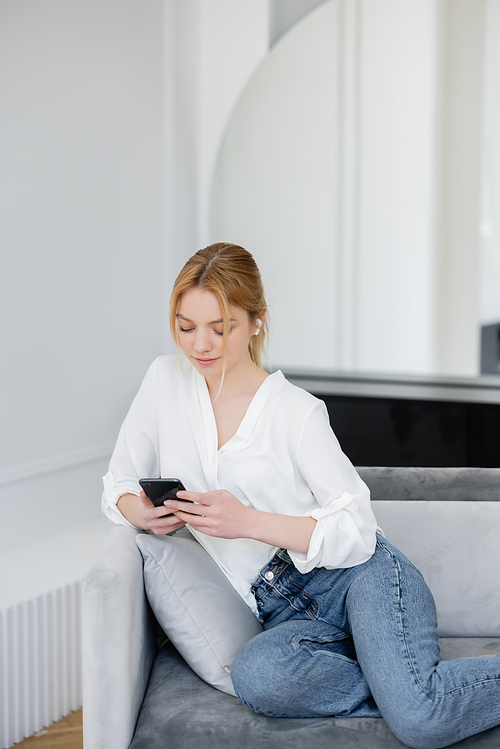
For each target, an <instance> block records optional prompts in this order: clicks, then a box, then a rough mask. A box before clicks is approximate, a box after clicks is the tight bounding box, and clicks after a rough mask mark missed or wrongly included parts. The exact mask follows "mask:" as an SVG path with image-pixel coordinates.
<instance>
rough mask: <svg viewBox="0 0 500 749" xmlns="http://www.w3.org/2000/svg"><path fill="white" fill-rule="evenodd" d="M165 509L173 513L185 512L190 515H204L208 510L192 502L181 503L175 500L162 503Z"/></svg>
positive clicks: (205, 506)
mask: <svg viewBox="0 0 500 749" xmlns="http://www.w3.org/2000/svg"><path fill="white" fill-rule="evenodd" d="M163 504H164V505H165V507H168V509H170V510H172V511H173V512H179V510H182V512H187V513H190V514H192V515H205V514H206V510H207V509H208V506H207V505H202V504H195V503H194V502H182V501H181V500H177V499H167V500H166V501H165V502H164V503H163Z"/></svg>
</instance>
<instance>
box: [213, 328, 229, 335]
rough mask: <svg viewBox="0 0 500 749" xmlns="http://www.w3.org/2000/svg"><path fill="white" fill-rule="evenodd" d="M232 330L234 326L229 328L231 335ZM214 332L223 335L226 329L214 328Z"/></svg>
mask: <svg viewBox="0 0 500 749" xmlns="http://www.w3.org/2000/svg"><path fill="white" fill-rule="evenodd" d="M232 332H233V328H229V333H228V335H229V334H230V333H232ZM214 333H215V334H216V335H220V336H223V335H224V331H223V330H214Z"/></svg>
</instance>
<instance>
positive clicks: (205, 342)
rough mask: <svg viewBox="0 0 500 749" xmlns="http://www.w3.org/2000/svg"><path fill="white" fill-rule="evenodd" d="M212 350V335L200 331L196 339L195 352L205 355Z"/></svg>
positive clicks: (197, 332)
mask: <svg viewBox="0 0 500 749" xmlns="http://www.w3.org/2000/svg"><path fill="white" fill-rule="evenodd" d="M211 349H212V342H211V340H210V335H209V334H208V333H207V331H205V330H201V329H198V330H197V331H196V335H195V339H194V350H195V351H196V352H197V353H198V354H205V353H207V351H210V350H211Z"/></svg>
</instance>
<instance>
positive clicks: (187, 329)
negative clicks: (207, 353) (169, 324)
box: [179, 325, 193, 333]
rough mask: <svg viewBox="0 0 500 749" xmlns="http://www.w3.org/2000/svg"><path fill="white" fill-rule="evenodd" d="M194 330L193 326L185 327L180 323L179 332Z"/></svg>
mask: <svg viewBox="0 0 500 749" xmlns="http://www.w3.org/2000/svg"><path fill="white" fill-rule="evenodd" d="M192 330H193V328H183V327H182V326H181V325H179V333H190V332H191V331H192Z"/></svg>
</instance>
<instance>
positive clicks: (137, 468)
mask: <svg viewBox="0 0 500 749" xmlns="http://www.w3.org/2000/svg"><path fill="white" fill-rule="evenodd" d="M155 378H156V361H155V362H153V364H152V365H151V366H150V368H149V369H148V371H147V373H146V376H145V378H144V380H143V382H142V384H141V387H140V389H139V392H138V393H137V395H136V397H135V398H134V400H133V402H132V405H131V406H130V409H129V412H128V414H127V416H126V417H125V421H124V422H123V424H122V427H121V429H120V432H119V434H118V439H117V442H116V446H115V449H114V451H113V455H112V456H111V461H110V464H109V470H108V472H107V474H106V475H105V476H104V478H103V484H104V492H103V495H102V503H101V507H102V511H103V512H104V514H105V515H106V517H107V518H109V520H111V521H112V522H113V523H116V524H118V525H129V526H130V525H131V523H129V522H128V520H127V519H126V518H124V517H123V515H122V514H121V512H120V510H119V509H118V507H117V502H118V499H119V498H120V497H121V496H122V495H123V494H136V495H137V496H139V494H140V491H141V487H140V485H139V479H140V478H146V477H154V476H159V475H160V469H159V457H158V455H159V450H158V423H157V413H156V408H155Z"/></svg>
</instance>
